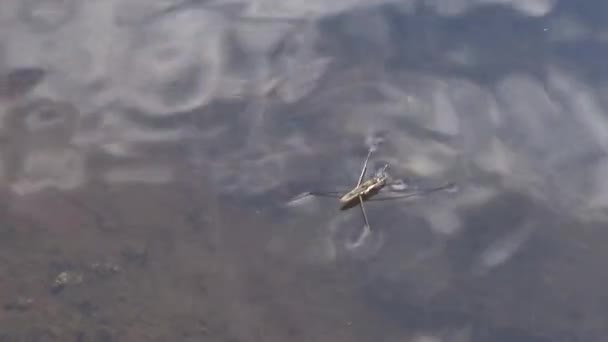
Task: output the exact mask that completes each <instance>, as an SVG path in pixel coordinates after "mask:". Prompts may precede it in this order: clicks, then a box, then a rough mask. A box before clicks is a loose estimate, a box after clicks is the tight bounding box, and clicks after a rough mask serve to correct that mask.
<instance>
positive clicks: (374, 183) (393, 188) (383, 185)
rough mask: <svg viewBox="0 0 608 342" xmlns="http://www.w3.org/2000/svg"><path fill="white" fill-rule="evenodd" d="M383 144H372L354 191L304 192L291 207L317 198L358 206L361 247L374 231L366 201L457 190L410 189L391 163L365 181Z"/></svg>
mask: <svg viewBox="0 0 608 342" xmlns="http://www.w3.org/2000/svg"><path fill="white" fill-rule="evenodd" d="M380 143H381V142H380V141H377V142H372V143H371V144H369V145H370V147H369V149H368V152H367V157H366V158H365V161H364V162H363V167H362V168H361V174H360V175H359V179H358V180H357V184H356V185H355V187H354V188H352V189H351V190H348V191H339V190H334V191H308V192H304V193H301V194H299V195H297V196H295V197H294V198H292V199H291V200H290V201H289V202H288V204H292V205H293V204H296V203H297V202H299V201H300V200H302V199H304V198H306V197H311V196H316V197H331V198H337V199H338V200H339V202H340V210H348V209H351V208H354V207H356V206H359V207H360V208H361V214H362V215H363V221H364V226H363V230H362V232H361V233H360V234H359V237H358V238H357V239H356V240H355V242H353V243H352V244H351V247H352V248H357V247H359V246H361V245H362V244H363V243H364V241H365V240H366V238H367V237H368V236H369V235H370V234H371V232H372V228H371V226H370V224H369V219H368V216H367V211H366V210H365V205H364V202H368V201H387V200H394V199H405V198H414V197H421V196H425V195H428V194H431V193H434V192H438V191H455V190H457V188H456V185H455V184H454V183H446V184H443V185H440V186H435V187H426V188H417V187H414V186H411V185H409V184H407V183H406V182H404V181H403V180H400V179H397V180H395V179H392V178H391V176H390V175H389V174H388V172H387V170H388V168H389V164H384V165H383V166H382V167H381V168H380V169H378V170H377V171H376V172H375V173H374V175H373V176H371V177H370V178H368V179H367V180H364V178H365V175H366V173H367V169H368V163H369V160H370V158H371V156H372V154H373V153H374V152H375V151H376V150H377V148H378V146H379V144H380Z"/></svg>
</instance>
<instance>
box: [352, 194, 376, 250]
mask: <svg viewBox="0 0 608 342" xmlns="http://www.w3.org/2000/svg"><path fill="white" fill-rule="evenodd" d="M359 205H360V206H361V212H362V213H363V220H364V221H365V225H364V226H363V232H361V234H360V235H359V238H357V241H356V242H355V243H353V244H352V245H351V247H354V248H356V247H358V246H360V245H361V243H363V240H365V238H366V237H367V236H368V235H369V234H370V233H371V228H370V226H369V220H368V219H367V213H366V212H365V207H364V206H363V197H361V196H359Z"/></svg>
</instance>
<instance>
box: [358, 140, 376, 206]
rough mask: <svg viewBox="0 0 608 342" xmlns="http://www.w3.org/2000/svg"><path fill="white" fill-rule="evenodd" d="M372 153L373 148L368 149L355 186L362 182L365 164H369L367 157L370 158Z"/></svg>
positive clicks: (365, 169) (365, 168)
mask: <svg viewBox="0 0 608 342" xmlns="http://www.w3.org/2000/svg"><path fill="white" fill-rule="evenodd" d="M373 152H374V149H373V148H370V149H369V152H367V157H366V158H365V162H364V163H363V168H362V169H361V175H360V176H359V181H358V182H357V186H359V185H361V182H362V181H363V177H365V171H367V163H368V162H369V157H371V156H372V153H373ZM361 204H363V202H361Z"/></svg>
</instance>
